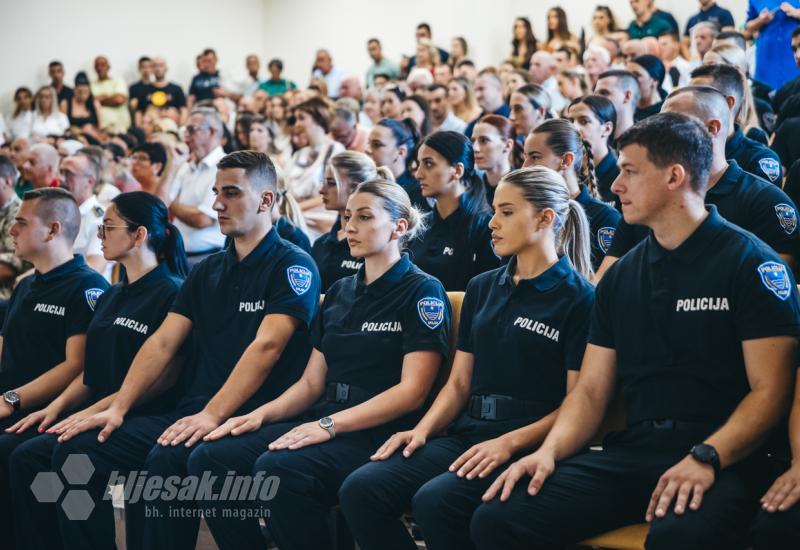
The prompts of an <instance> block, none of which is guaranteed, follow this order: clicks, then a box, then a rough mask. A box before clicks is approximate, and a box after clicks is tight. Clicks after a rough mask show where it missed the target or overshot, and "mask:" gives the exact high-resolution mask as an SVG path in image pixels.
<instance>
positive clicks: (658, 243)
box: [470, 113, 800, 550]
mask: <svg viewBox="0 0 800 550" xmlns="http://www.w3.org/2000/svg"><path fill="white" fill-rule="evenodd" d="M619 144H620V149H619V151H620V166H621V167H622V169H623V170H622V173H621V175H620V177H619V178H617V180H616V181H615V182H614V185H613V186H612V191H614V192H615V193H616V194H618V195H619V197H620V200H621V202H622V205H623V211H624V213H625V219H626V221H627V222H628V223H634V224H636V223H638V224H643V225H647V226H648V227H649V228H650V229H651V232H650V233H649V235H648V237H647V239H646V241H645V242H644V243H642V244H641V245H640V246H637V247H636V249H635V250H632V251H631V252H630V253H629V254H627V255H626V256H625V257H624V258H622V259H621V260H620V262H619V263H620V265H619V266H615V267H614V268H613V269H612V270H611V271H610V272H609V273H607V274H606V276H605V277H604V278H603V280H602V281H601V282H600V284H599V285H598V287H597V291H596V297H595V303H594V309H593V312H592V319H591V326H590V328H589V338H588V342H589V343H588V345H587V347H586V352H585V356H584V360H583V364H582V367H581V373H580V377H579V380H578V382H577V384H576V385H575V387H574V388H573V389H572V391H571V392H570V393H569V394H568V395H567V397H566V398H565V400H564V402H563V403H562V405H561V407H560V408H559V413H558V418H557V419H556V421H555V423H554V425H553V427H552V428H551V429H550V431H549V433H548V434H547V437H546V438H545V440H544V442H543V443H542V444H541V446H540V447H539V448H538V450H537V451H536V452H535V453H533V454H531V455H528V456H526V457H524V458H522V459H521V460H520V461H518V462H516V463H515V464H513V465H512V466H511V467H510V468H508V469H507V470H506V471H505V472H503V473H502V474H501V475H500V476H499V477H498V478H497V479H496V480H495V481H494V483H493V484H492V486H491V487H490V489H489V490H488V491H487V492H486V494H485V495H484V497H483V499H484V503H483V504H482V505H481V506H480V507H479V508H478V509H477V510H476V511H475V513H474V514H473V516H472V523H471V526H470V532H471V534H472V540H473V542H474V543H475V545H476V547H477V548H479V549H480V550H486V549H490V548H491V549H494V548H503V549H521V548H548V547H550V548H552V547H560V546H567V545H570V544H574V543H578V542H579V541H581V540H583V539H585V538H587V537H591V536H594V535H597V534H600V533H603V532H606V531H609V530H612V529H615V528H618V527H621V526H624V525H628V524H631V523H637V522H641V521H642V518H645V519H646V520H647V521H648V522H649V523H650V528H649V533H648V535H647V540H646V542H645V546H646V547H647V548H648V549H650V550H661V549H670V550H672V549H675V548H681V549H685V550H706V549H708V548H740V547H743V546H744V545H745V544H746V543H745V542H744V541H745V540H746V538H747V531H748V529H749V527H750V523H751V520H752V518H753V517H754V515H755V513H756V510H757V508H756V506H755V503H756V502H757V500H758V498H759V497H760V496H762V495H763V494H764V492H765V491H766V489H767V487H769V483H770V482H771V479H770V475H769V468H768V467H767V466H766V461H767V453H766V450H765V449H764V448H763V446H762V443H763V441H764V440H765V439H766V438H767V436H768V434H769V432H770V431H771V430H772V429H773V428H774V427H775V426H776V425H777V424H778V422H779V421H780V419H781V417H782V416H783V415H784V414H785V405H786V403H787V402H788V399H789V394H790V392H791V380H792V375H793V371H794V369H795V362H794V358H795V351H796V347H797V334H798V329H799V328H800V306H798V298H797V290H796V287H795V281H794V278H793V277H792V276H791V273H790V272H789V270H788V269H787V268H786V266H785V265H784V264H783V263H782V262H781V260H780V258H779V257H778V255H777V254H776V253H775V252H774V251H772V250H771V249H769V248H768V247H767V246H765V245H764V243H762V242H761V241H760V240H758V239H756V238H754V237H753V236H752V235H751V234H750V233H748V232H746V231H743V230H741V229H740V228H738V227H736V226H734V225H732V224H730V223H729V222H727V221H725V220H724V219H723V218H722V217H721V216H720V215H719V213H718V212H717V209H716V208H714V207H713V206H708V207H707V206H706V204H705V200H704V196H703V195H704V193H705V188H706V182H707V178H708V173H709V168H708V167H709V166H710V165H711V162H712V139H711V136H710V135H709V133H708V131H707V130H706V128H705V125H704V124H703V123H701V122H699V121H697V120H695V119H692V118H690V117H688V116H686V115H682V114H678V113H661V114H658V115H654V116H653V117H650V118H648V119H646V120H644V121H642V122H640V123H639V124H637V125H636V126H634V127H633V128H632V129H631V130H629V131H627V132H625V133H624V134H623V136H622V137H621V138H620V140H619ZM664 293H666V294H667V295H671V296H676V297H677V300H676V299H665V300H663V301H662V300H659V299H653V297H654V296H661V295H662V294H664ZM684 297H691V298H684ZM701 303H702V304H706V305H709V307H700V304H701ZM676 304H677V311H676ZM667 319H669V320H670V322H667V321H666V320H667ZM665 323H666V325H665ZM721 326H725V327H730V328H728V329H726V330H723V329H721V328H720V327H721ZM657 334H661V335H662V336H663V337H658V336H656V335H657ZM675 342H680V344H679V345H678V346H677V347H676V345H675ZM616 391H620V392H621V393H622V398H623V403H624V405H625V420H626V425H625V428H624V430H622V431H620V432H618V433H615V434H614V435H613V436H610V437H607V438H606V440H605V441H604V444H603V448H602V450H600V451H595V450H591V451H590V450H588V449H587V445H588V444H589V442H590V441H591V440H592V438H593V437H595V433H596V432H597V430H598V429H599V427H600V423H601V422H602V418H603V416H604V414H605V412H606V408H607V406H608V404H609V403H610V402H611V400H612V398H613V396H614V394H615V392H616ZM498 497H499V498H498ZM590 511H591V512H590ZM575 514H580V517H581V521H574V518H575V517H577V516H576V515H575Z"/></svg>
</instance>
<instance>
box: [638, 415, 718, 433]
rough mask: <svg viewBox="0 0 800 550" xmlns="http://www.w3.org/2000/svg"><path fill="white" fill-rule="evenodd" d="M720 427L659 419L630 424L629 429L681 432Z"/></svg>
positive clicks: (711, 423) (715, 424) (714, 424)
mask: <svg viewBox="0 0 800 550" xmlns="http://www.w3.org/2000/svg"><path fill="white" fill-rule="evenodd" d="M720 426H721V424H720V423H718V422H690V421H687V420H673V419H671V418H660V419H658V420H642V421H641V422H636V423H635V424H631V426H630V427H631V428H649V429H651V430H681V429H687V428H711V429H716V428H719V427H720Z"/></svg>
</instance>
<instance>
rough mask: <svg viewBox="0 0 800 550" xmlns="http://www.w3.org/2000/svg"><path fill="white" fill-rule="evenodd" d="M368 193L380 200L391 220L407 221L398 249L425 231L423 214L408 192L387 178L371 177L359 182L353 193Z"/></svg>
mask: <svg viewBox="0 0 800 550" xmlns="http://www.w3.org/2000/svg"><path fill="white" fill-rule="evenodd" d="M356 193H369V194H371V195H375V196H376V197H378V198H379V199H380V200H381V206H382V207H383V209H384V210H386V212H388V213H389V217H390V218H391V220H392V221H393V222H396V221H397V220H399V219H404V220H406V221H407V222H408V231H406V233H405V235H403V236H402V237H401V238H400V241H399V245H400V249H401V250H402V249H403V248H405V247H406V245H407V244H408V242H409V241H411V240H412V239H414V238H416V237H417V236H418V235H420V234H421V233H423V232H424V231H425V220H424V217H423V215H422V214H421V213H420V211H419V210H417V209H416V208H415V207H414V206H413V205H412V204H411V199H409V198H408V193H406V191H405V190H404V189H403V188H402V187H400V186H399V185H397V184H396V183H395V182H394V181H392V180H388V179H372V180H368V181H365V182H364V183H361V184H359V186H358V187H356V190H355V191H353V194H354V195H355V194H356Z"/></svg>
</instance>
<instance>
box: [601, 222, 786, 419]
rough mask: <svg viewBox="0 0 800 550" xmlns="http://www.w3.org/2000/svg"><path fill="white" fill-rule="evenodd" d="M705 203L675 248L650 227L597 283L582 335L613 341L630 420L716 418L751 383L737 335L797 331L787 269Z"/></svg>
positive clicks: (725, 416) (610, 345)
mask: <svg viewBox="0 0 800 550" xmlns="http://www.w3.org/2000/svg"><path fill="white" fill-rule="evenodd" d="M708 209H709V213H708V216H707V218H706V219H705V220H704V221H703V222H702V223H701V224H700V226H699V227H698V228H697V229H696V230H695V231H694V233H692V234H691V235H690V236H689V237H688V238H687V239H686V240H685V241H684V242H683V243H682V244H681V245H680V246H678V248H676V249H675V250H672V251H668V250H665V249H664V248H662V247H661V245H660V244H659V243H658V241H657V240H656V239H655V237H654V236H653V235H652V234H651V235H650V236H648V237H647V239H645V240H644V241H642V242H641V243H639V244H638V245H637V246H636V247H635V248H634V249H633V250H631V251H630V252H629V253H628V254H626V255H625V256H624V257H623V258H622V259H620V261H618V262H617V263H615V264H614V265H613V266H612V267H611V268H610V269H609V270H608V273H606V275H605V276H604V277H603V279H602V280H601V281H600V284H599V285H598V287H597V294H596V300H595V305H594V309H593V310H592V321H591V326H590V329H589V342H590V343H592V344H595V345H597V346H601V347H604V348H610V349H614V350H615V351H616V355H617V381H618V383H619V385H620V387H621V389H622V392H623V399H624V403H625V411H626V419H627V422H628V424H629V425H632V424H635V423H637V422H640V421H642V420H658V419H675V420H684V421H690V422H709V423H719V424H722V423H724V422H725V421H726V420H727V419H728V417H729V416H730V415H731V413H732V412H733V410H734V409H735V408H736V407H737V406H738V405H739V403H740V402H741V400H742V399H743V398H744V397H745V395H746V394H747V393H748V392H749V391H750V387H749V384H748V382H747V376H746V372H745V363H744V357H743V354H742V345H741V343H742V342H743V341H745V340H753V339H758V338H766V337H771V336H797V335H798V333H799V332H800V304H798V295H797V287H796V284H795V280H794V277H793V276H792V273H791V271H790V270H789V269H788V268H787V267H786V265H785V264H784V263H783V262H782V261H781V259H780V258H779V257H778V255H777V254H776V253H775V252H774V251H773V250H771V249H770V248H769V247H768V246H766V245H765V244H764V243H763V242H761V241H760V240H759V239H757V238H756V237H755V236H753V235H752V234H751V233H748V232H747V231H745V230H743V229H741V228H739V227H737V226H735V225H733V224H732V223H730V222H728V221H726V220H725V219H723V218H722V216H720V215H719V214H718V213H717V209H716V207H714V206H709V207H708Z"/></svg>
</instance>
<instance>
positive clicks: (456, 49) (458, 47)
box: [439, 36, 469, 67]
mask: <svg viewBox="0 0 800 550" xmlns="http://www.w3.org/2000/svg"><path fill="white" fill-rule="evenodd" d="M441 53H442V52H441V51H440V52H439V57H441ZM445 53H447V52H445ZM467 53H469V46H468V45H467V39H466V38H464V37H463V36H454V37H453V39H452V40H450V55H449V56H448V57H447V60H444V59H443V60H442V63H447V64H448V65H450V66H451V67H455V66H456V65H458V63H459V62H460V61H462V60H464V59H466V58H467Z"/></svg>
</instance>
